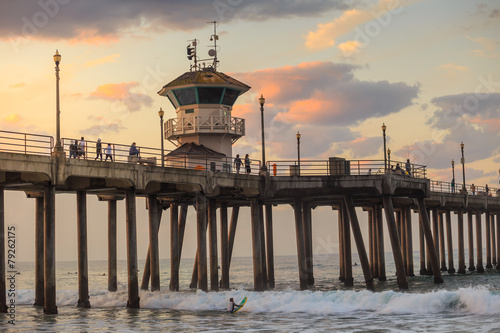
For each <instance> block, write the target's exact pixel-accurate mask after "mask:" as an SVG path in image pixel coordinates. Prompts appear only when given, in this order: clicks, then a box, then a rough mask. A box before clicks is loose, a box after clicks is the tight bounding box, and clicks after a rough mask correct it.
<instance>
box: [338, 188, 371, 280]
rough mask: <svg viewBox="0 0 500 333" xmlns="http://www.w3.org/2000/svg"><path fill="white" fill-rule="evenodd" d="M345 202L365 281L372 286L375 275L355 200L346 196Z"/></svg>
mask: <svg viewBox="0 0 500 333" xmlns="http://www.w3.org/2000/svg"><path fill="white" fill-rule="evenodd" d="M344 202H345V206H346V209H347V214H348V215H349V220H350V221H351V228H352V234H353V236H354V241H355V242H356V248H357V250H358V255H359V261H360V263H361V268H362V269H363V275H364V277H365V282H366V284H367V285H368V286H372V285H373V283H372V282H373V275H372V272H371V271H370V263H369V262H368V256H367V255H366V249H365V244H364V241H363V236H362V234H361V228H360V227H359V221H358V216H357V214H356V209H355V207H354V202H353V200H352V197H351V196H350V195H346V196H344Z"/></svg>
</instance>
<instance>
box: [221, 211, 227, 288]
mask: <svg viewBox="0 0 500 333" xmlns="http://www.w3.org/2000/svg"><path fill="white" fill-rule="evenodd" d="M228 241H229V235H228V228H227V204H225V203H221V205H220V255H221V263H220V264H221V282H220V284H221V288H222V289H229V245H228Z"/></svg>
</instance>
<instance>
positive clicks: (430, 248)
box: [417, 198, 443, 283]
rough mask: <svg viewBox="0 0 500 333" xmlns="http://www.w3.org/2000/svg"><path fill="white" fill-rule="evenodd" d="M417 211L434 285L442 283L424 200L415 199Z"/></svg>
mask: <svg viewBox="0 0 500 333" xmlns="http://www.w3.org/2000/svg"><path fill="white" fill-rule="evenodd" d="M417 204H418V211H419V213H420V223H421V226H422V229H423V230H424V235H425V240H426V242H427V252H428V253H429V257H430V259H431V264H432V272H433V274H434V283H443V278H442V277H441V271H440V270H439V260H438V257H437V251H436V248H435V247H434V243H433V241H432V232H431V227H430V225H429V215H428V214H427V208H426V207H425V202H424V198H418V199H417Z"/></svg>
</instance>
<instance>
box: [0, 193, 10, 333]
mask: <svg viewBox="0 0 500 333" xmlns="http://www.w3.org/2000/svg"><path fill="white" fill-rule="evenodd" d="M4 197H5V195H4V189H3V187H0V313H7V311H8V307H7V295H6V290H7V288H6V282H5V201H4V200H5V198H4ZM7 234H8V233H7ZM5 325H6V324H5V322H4V326H5Z"/></svg>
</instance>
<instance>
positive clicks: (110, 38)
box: [69, 29, 119, 45]
mask: <svg viewBox="0 0 500 333" xmlns="http://www.w3.org/2000/svg"><path fill="white" fill-rule="evenodd" d="M118 41H119V38H118V36H117V35H115V34H101V33H99V31H97V30H95V29H84V30H80V31H78V35H77V36H76V37H73V38H71V39H70V40H69V42H70V44H78V43H87V44H92V45H100V44H110V43H116V42H118Z"/></svg>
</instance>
